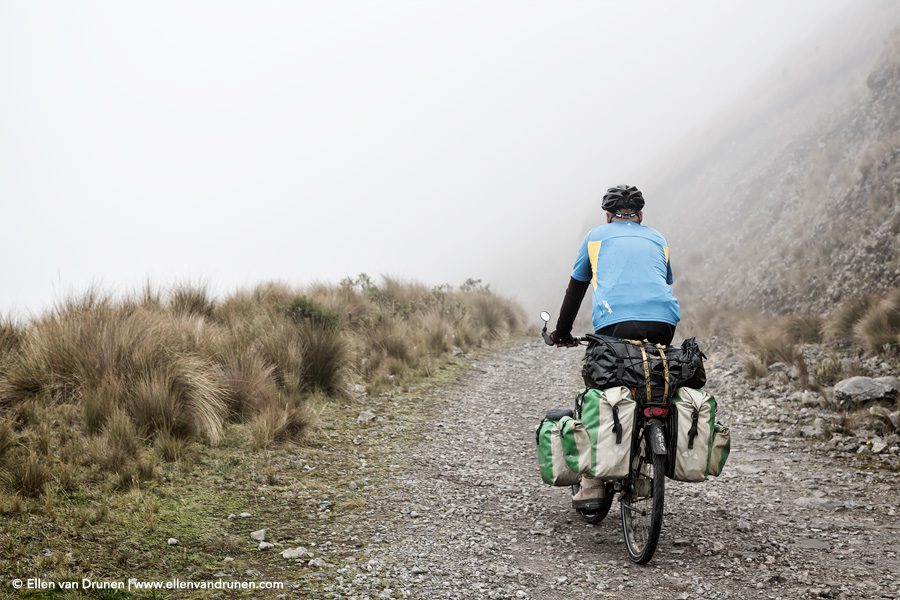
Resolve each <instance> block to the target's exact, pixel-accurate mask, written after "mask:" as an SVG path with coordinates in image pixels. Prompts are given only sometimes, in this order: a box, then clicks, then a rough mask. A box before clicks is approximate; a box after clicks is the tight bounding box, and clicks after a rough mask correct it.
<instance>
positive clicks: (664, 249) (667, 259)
mask: <svg viewBox="0 0 900 600" xmlns="http://www.w3.org/2000/svg"><path fill="white" fill-rule="evenodd" d="M663 252H665V254H666V264H669V247H668V246H663Z"/></svg>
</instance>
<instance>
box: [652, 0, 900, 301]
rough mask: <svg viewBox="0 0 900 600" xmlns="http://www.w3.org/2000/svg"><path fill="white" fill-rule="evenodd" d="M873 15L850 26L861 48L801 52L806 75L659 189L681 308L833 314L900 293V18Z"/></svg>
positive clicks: (714, 140)
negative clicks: (858, 299)
mask: <svg viewBox="0 0 900 600" xmlns="http://www.w3.org/2000/svg"><path fill="white" fill-rule="evenodd" d="M863 8H864V9H865V10H862V11H857V12H859V13H860V14H855V15H853V19H848V20H847V21H846V22H844V23H842V24H841V28H842V31H843V32H844V33H845V34H847V33H848V32H855V33H858V34H859V35H851V36H850V37H849V39H847V38H846V37H845V38H843V39H842V38H840V37H837V38H834V37H830V36H825V35H824V34H823V36H822V37H823V38H825V39H828V40H829V42H828V44H824V43H823V45H825V46H827V51H826V50H822V49H821V48H819V47H818V46H807V47H806V49H805V50H803V49H801V50H800V51H798V55H799V56H800V57H805V58H806V59H807V64H805V65H800V66H797V64H796V63H795V64H793V65H792V66H791V68H792V69H793V70H789V67H788V66H786V67H785V72H783V73H781V74H779V75H780V76H779V77H773V78H772V79H771V80H769V81H766V82H762V84H761V85H760V87H759V88H758V89H757V92H758V93H755V94H750V97H749V98H748V99H747V100H746V101H745V103H744V104H743V105H742V106H741V107H739V108H738V109H736V110H735V111H733V112H731V113H729V114H727V115H725V116H724V117H722V118H720V119H718V120H717V121H715V122H714V123H713V125H712V126H711V127H710V129H709V130H707V131H705V132H700V133H698V136H697V143H696V144H694V147H693V148H690V149H689V151H687V152H685V153H684V154H685V156H686V157H687V158H681V159H678V160H675V161H673V162H671V163H670V167H669V169H668V171H667V172H666V175H665V178H664V180H663V183H661V184H660V185H658V186H652V187H651V190H650V191H651V193H652V194H653V195H654V196H655V197H657V198H659V200H660V201H661V202H662V204H663V206H661V207H660V206H659V205H655V206H654V212H655V214H654V216H653V219H652V222H651V223H650V224H651V225H655V224H659V225H660V226H662V225H663V224H664V225H665V227H664V229H665V231H666V234H667V236H668V238H669V241H670V244H671V246H672V247H673V248H674V249H676V251H675V252H674V253H673V261H674V264H675V267H676V271H677V272H678V273H679V274H680V281H679V282H677V284H676V286H677V287H676V292H677V293H678V295H679V296H680V297H682V298H684V299H685V300H688V301H690V302H696V301H700V300H703V301H706V302H713V303H718V304H734V305H739V306H745V307H751V308H757V309H762V310H764V311H766V312H806V311H814V312H828V311H829V310H830V309H831V308H832V307H833V306H834V305H835V304H836V303H838V302H840V301H841V300H843V299H845V298H847V297H852V296H857V295H861V294H864V293H878V292H882V291H885V290H887V289H890V288H892V287H896V286H897V285H900V244H898V243H897V239H898V234H900V29H898V25H900V6H898V5H897V4H870V5H867V6H865V7H863ZM861 40H862V41H861ZM795 58H797V57H796V56H795ZM660 172H661V171H660Z"/></svg>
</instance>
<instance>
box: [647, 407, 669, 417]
mask: <svg viewBox="0 0 900 600" xmlns="http://www.w3.org/2000/svg"><path fill="white" fill-rule="evenodd" d="M668 414H669V409H668V408H660V407H658V406H653V407H650V408H645V409H644V416H645V417H665V416H667V415H668Z"/></svg>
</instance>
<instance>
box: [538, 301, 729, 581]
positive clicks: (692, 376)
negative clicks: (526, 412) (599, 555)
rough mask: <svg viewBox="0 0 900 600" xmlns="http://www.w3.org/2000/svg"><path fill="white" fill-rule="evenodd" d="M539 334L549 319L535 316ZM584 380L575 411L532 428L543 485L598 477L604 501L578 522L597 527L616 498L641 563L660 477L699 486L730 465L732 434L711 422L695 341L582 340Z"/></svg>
mask: <svg viewBox="0 0 900 600" xmlns="http://www.w3.org/2000/svg"><path fill="white" fill-rule="evenodd" d="M541 319H542V320H543V321H544V328H543V330H542V332H541V333H542V336H543V338H544V341H545V342H546V343H547V344H548V345H553V342H552V341H551V340H550V337H549V335H548V334H547V323H548V322H549V321H550V314H549V313H547V312H546V311H544V312H542V313H541ZM582 344H587V351H586V354H585V359H584V368H583V371H582V375H583V377H584V381H585V385H586V389H585V391H584V392H583V393H581V394H579V395H578V397H577V399H576V402H575V406H574V408H562V409H553V410H549V411H547V413H546V414H545V415H544V419H543V420H542V421H541V423H540V424H539V425H538V427H537V430H536V441H537V449H538V462H539V465H540V472H541V477H542V479H543V481H544V482H545V483H547V484H549V485H555V486H568V487H570V488H571V490H572V494H573V495H574V494H576V493H577V492H578V490H579V482H580V480H581V477H582V476H588V477H593V478H597V479H600V480H601V481H602V482H603V489H604V492H605V493H604V495H603V498H602V499H601V500H600V501H599V502H598V503H595V504H593V505H591V506H588V507H579V508H577V509H576V510H578V512H579V514H580V515H581V518H582V519H583V520H585V521H586V522H588V523H592V524H595V523H599V522H600V521H602V520H603V519H604V518H605V517H606V515H607V514H608V513H609V511H610V508H611V507H612V504H613V499H614V497H615V496H616V494H618V498H619V513H620V518H621V525H622V534H623V536H624V538H625V547H626V548H627V550H628V555H629V557H630V558H631V560H633V561H634V562H636V563H638V564H646V563H647V562H648V561H649V560H650V559H651V558H652V557H653V553H654V552H655V551H656V546H657V543H658V541H659V535H660V531H661V530H662V521H663V508H664V502H665V480H666V478H667V477H668V478H671V479H674V480H677V481H704V480H705V479H706V477H707V476H708V475H713V476H717V475H719V473H721V471H722V468H723V466H724V464H725V461H726V459H727V458H728V452H729V450H730V432H729V430H728V428H727V427H724V426H722V425H721V424H719V423H717V422H716V401H715V398H713V396H712V395H710V394H709V393H708V392H706V391H704V390H703V389H702V388H703V386H704V384H705V383H706V374H705V371H704V368H703V358H705V357H704V356H703V353H702V352H701V351H700V349H699V347H698V346H697V342H696V340H694V339H693V338H690V339H688V340H685V341H684V343H683V344H682V345H681V346H680V347H672V346H669V347H666V346H662V345H658V344H651V343H650V342H647V341H641V340H622V339H618V338H613V337H609V336H601V335H594V334H588V335H587V336H585V337H581V338H574V344H573V346H580V345H582Z"/></svg>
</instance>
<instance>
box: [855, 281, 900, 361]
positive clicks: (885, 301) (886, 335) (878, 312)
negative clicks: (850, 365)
mask: <svg viewBox="0 0 900 600" xmlns="http://www.w3.org/2000/svg"><path fill="white" fill-rule="evenodd" d="M853 336H854V339H855V340H856V343H857V344H859V345H860V346H862V347H863V348H864V349H865V350H866V351H867V352H870V353H872V354H878V353H880V352H883V351H885V350H887V351H890V350H892V349H893V348H896V347H898V345H900V288H897V289H894V290H893V291H891V292H890V293H889V294H887V295H886V296H885V297H883V298H881V299H880V300H879V301H877V302H873V303H872V304H871V305H870V306H869V307H868V308H867V310H866V311H865V313H864V314H863V315H862V316H861V317H860V318H859V319H858V320H857V321H856V323H854V325H853Z"/></svg>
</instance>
